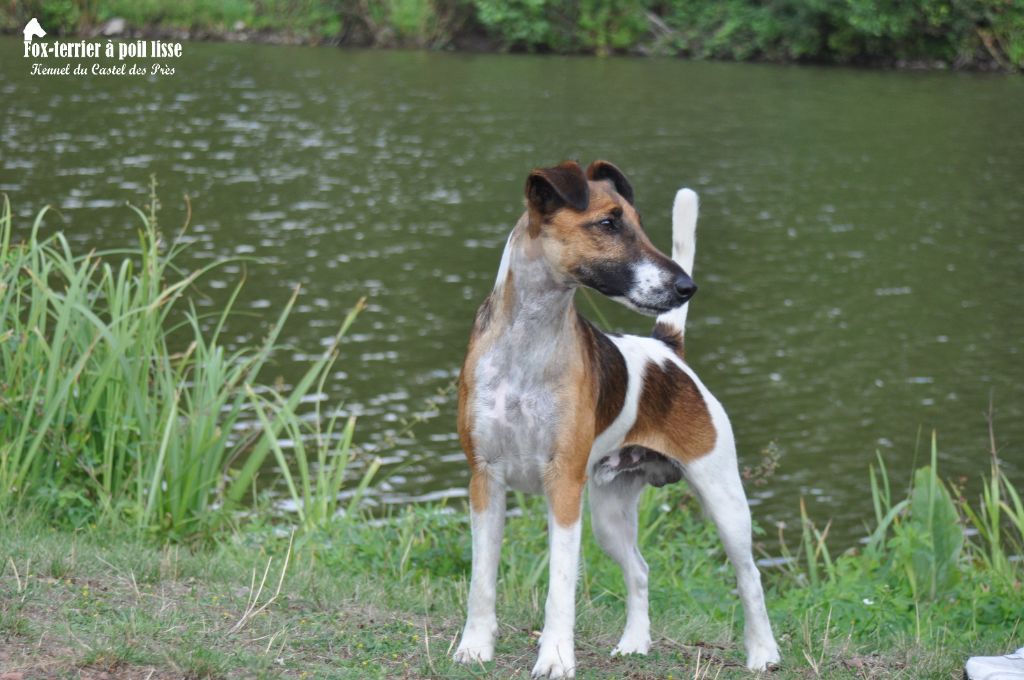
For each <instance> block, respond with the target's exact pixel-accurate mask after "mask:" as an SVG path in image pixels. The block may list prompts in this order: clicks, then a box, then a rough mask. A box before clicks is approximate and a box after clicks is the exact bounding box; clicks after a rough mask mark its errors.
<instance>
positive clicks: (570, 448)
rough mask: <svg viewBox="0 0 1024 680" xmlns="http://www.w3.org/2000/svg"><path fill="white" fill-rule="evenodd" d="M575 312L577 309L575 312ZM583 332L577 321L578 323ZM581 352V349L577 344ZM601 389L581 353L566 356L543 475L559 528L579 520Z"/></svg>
mask: <svg viewBox="0 0 1024 680" xmlns="http://www.w3.org/2000/svg"><path fill="white" fill-rule="evenodd" d="M572 311H573V313H575V310H572ZM575 325H576V327H577V333H580V332H581V330H580V328H579V321H578V319H577V320H575ZM577 348H578V349H582V348H580V347H579V346H578V345H577ZM599 393H600V386H599V385H598V384H596V381H595V376H594V374H593V373H592V372H591V371H590V362H589V360H588V357H585V356H584V355H583V354H582V353H581V352H580V351H575V352H572V354H571V355H570V356H568V357H566V365H565V374H564V377H563V379H562V381H561V383H560V385H559V403H560V404H562V405H563V409H564V410H563V412H562V417H561V418H560V419H559V431H558V435H557V437H556V439H555V450H554V454H553V456H552V459H551V462H550V463H549V464H548V469H547V470H546V471H545V474H544V490H545V492H546V493H547V496H548V498H549V500H550V505H551V512H552V514H553V515H554V517H555V521H556V522H558V524H559V526H562V527H569V526H572V525H573V524H575V523H576V522H578V521H579V519H580V512H581V510H582V499H583V487H584V486H585V485H586V483H587V461H588V459H589V457H590V447H591V446H592V445H593V443H594V438H595V437H597V434H598V433H597V432H596V424H597V419H596V415H595V414H596V408H597V400H598V396H599Z"/></svg>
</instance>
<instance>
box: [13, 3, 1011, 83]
mask: <svg viewBox="0 0 1024 680" xmlns="http://www.w3.org/2000/svg"><path fill="white" fill-rule="evenodd" d="M33 16H35V17H38V18H39V20H40V22H41V24H42V26H43V27H44V29H45V30H47V31H49V32H51V33H55V34H61V35H64V34H73V35H81V36H93V37H95V36H103V37H111V38H151V37H152V38H173V39H178V40H227V41H243V42H267V43H275V44H326V45H337V46H345V47H377V48H389V47H400V48H417V49H434V50H464V51H477V52H481V51H482V52H504V51H527V52H550V53H558V54H598V55H610V54H628V55H639V56H672V57H681V58H689V59H720V60H730V61H756V62H773V63H817V64H853V65H862V66H870V67H883V68H940V69H949V68H952V69H968V70H1002V71H1016V70H1019V69H1020V68H1022V67H1024V7H1021V6H1020V5H1019V4H1018V3H1013V2H1003V1H1001V0H978V1H977V2H974V3H970V4H963V3H961V4H954V5H945V4H940V5H935V4H933V3H931V2H929V1H927V0H918V1H917V2H913V3H898V4H896V5H893V6H891V7H888V6H887V7H880V6H878V4H877V3H873V2H868V1H866V0H864V1H858V2H849V3H824V4H822V3H814V2H796V3H786V4H785V5H784V6H776V5H773V4H768V5H765V4H764V3H759V2H755V0H734V1H733V2H728V3H711V2H708V3H688V2H682V1H681V0H673V1H671V2H667V3H657V4H655V3H650V2H647V1H645V0H634V1H632V2H626V3H610V2H601V1H597V2H587V1H580V2H573V1H569V2H566V1H564V0H536V1H534V2H530V3H522V4H508V3H499V2H493V1H492V0H471V1H469V2H455V1H453V0H388V1H387V2H382V3H366V2H360V1H357V0H343V1H340V2H339V1H335V0H277V1H275V2H269V3H268V2H255V1H254V0H238V1H236V2H230V3H219V2H211V1H210V0H189V1H188V2H180V1H178V0H153V1H151V2H146V3H136V2H130V1H128V0H94V1H91V2H86V1H85V0H73V1H71V2H66V3H46V2H42V1H41V0H37V1H35V2H26V3H17V4H9V5H4V6H0V31H3V32H8V33H15V32H20V31H21V29H22V27H23V26H24V25H25V23H26V22H27V21H28V20H29V19H30V18H32V17H33Z"/></svg>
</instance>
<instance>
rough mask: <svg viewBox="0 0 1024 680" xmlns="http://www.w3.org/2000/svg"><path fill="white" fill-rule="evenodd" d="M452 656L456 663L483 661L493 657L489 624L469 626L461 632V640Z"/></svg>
mask: <svg viewBox="0 0 1024 680" xmlns="http://www.w3.org/2000/svg"><path fill="white" fill-rule="evenodd" d="M453 658H454V659H455V660H456V661H457V662H458V663H485V662H487V661H491V660H493V659H494V632H493V628H491V627H490V626H480V627H470V626H466V630H465V631H463V633H462V640H461V641H459V647H458V649H456V650H455V654H454V656H453Z"/></svg>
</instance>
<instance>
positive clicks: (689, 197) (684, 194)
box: [673, 187, 700, 213]
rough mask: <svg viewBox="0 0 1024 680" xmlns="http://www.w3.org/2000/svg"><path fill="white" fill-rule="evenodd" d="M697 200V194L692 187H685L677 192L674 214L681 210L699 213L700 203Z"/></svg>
mask: <svg viewBox="0 0 1024 680" xmlns="http://www.w3.org/2000/svg"><path fill="white" fill-rule="evenodd" d="M699 202H700V201H699V199H698V198H697V192H696V191H694V190H693V189H691V188H690V187H683V188H682V189H680V190H679V191H677V192H676V200H675V204H674V206H673V212H679V211H680V210H686V211H687V212H693V213H696V212H697V205H698V203H699Z"/></svg>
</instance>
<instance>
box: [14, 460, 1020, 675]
mask: <svg viewBox="0 0 1024 680" xmlns="http://www.w3.org/2000/svg"><path fill="white" fill-rule="evenodd" d="M995 464H996V463H995V462H994V465H995ZM994 469H995V470H997V468H994ZM986 481H987V482H991V483H994V484H996V485H998V486H1000V488H1001V490H1002V493H1007V492H1009V493H1011V494H1012V493H1013V492H1010V491H1009V490H1010V489H1011V488H1012V487H1010V486H1009V485H1008V483H1007V480H1006V478H1005V477H1004V476H1002V475H1001V473H998V472H997V474H996V476H995V477H994V478H993V479H992V480H986ZM875 490H876V494H877V500H878V501H879V503H880V509H881V510H885V508H886V501H885V499H884V498H883V497H882V496H881V495H882V494H884V493H885V484H884V483H883V482H881V481H879V482H878V483H877V484H876V487H875ZM518 500H519V502H520V503H521V504H522V507H523V508H524V512H523V516H521V517H513V518H510V520H509V526H508V530H507V532H506V537H505V550H504V552H503V558H502V571H501V577H500V580H499V598H498V599H499V622H500V625H501V637H500V639H499V645H498V650H497V658H496V660H495V661H494V662H493V663H490V664H487V665H486V666H485V667H484V668H463V667H460V666H457V665H455V664H454V663H453V662H452V661H451V659H450V653H451V650H452V649H454V646H453V645H454V644H455V643H456V641H457V638H458V634H459V632H460V628H461V624H462V615H463V607H464V604H465V597H466V592H467V585H468V584H467V577H468V572H469V560H470V542H469V532H468V526H467V522H466V518H465V514H464V512H463V509H462V508H450V507H447V506H445V505H443V504H435V505H429V506H423V507H412V508H407V509H405V510H403V511H400V512H396V513H395V514H394V515H393V516H390V517H387V518H383V519H378V520H376V521H358V522H355V521H347V522H335V523H333V524H331V525H328V526H322V527H320V528H317V529H315V530H308V531H301V530H298V531H297V532H296V533H294V534H289V535H288V536H283V535H282V532H281V531H280V527H275V526H271V525H260V524H258V523H256V522H254V523H252V524H250V525H247V526H246V527H245V528H244V529H242V530H238V531H235V532H233V533H230V534H225V535H223V536H222V540H220V541H218V542H214V543H207V544H201V545H200V546H198V547H196V548H194V549H189V548H187V547H183V546H176V545H169V544H163V545H161V544H158V543H155V542H153V541H152V540H148V539H146V538H145V537H138V538H132V537H131V536H130V535H129V536H127V537H126V536H124V535H118V534H116V533H114V532H113V531H112V530H111V529H104V528H102V527H101V528H96V529H80V530H77V531H75V530H70V529H62V528H54V527H53V525H52V523H51V522H49V521H47V520H46V519H45V518H42V517H40V516H39V515H38V514H33V513H32V512H21V511H15V512H13V513H8V514H7V515H6V516H5V517H4V520H5V526H6V527H8V529H7V531H5V532H4V534H3V535H2V536H0V556H2V559H3V564H2V565H0V641H2V644H0V649H3V650H6V651H5V652H2V653H0V672H2V671H3V670H5V669H10V670H15V669H16V670H18V671H19V672H24V673H26V674H27V675H26V676H25V677H34V675H33V674H34V673H35V674H40V675H45V674H54V675H56V676H62V675H70V674H80V675H81V676H82V677H101V676H100V675H99V674H100V673H102V672H108V673H113V674H114V675H115V677H140V678H142V677H155V678H159V677H196V678H205V677H209V678H241V677H300V678H301V677H317V678H320V677H324V678H326V677H332V678H364V677H412V678H420V677H456V678H459V677H463V678H470V677H492V676H494V677H527V676H528V673H529V670H530V668H531V667H532V663H533V660H534V659H533V654H534V650H535V646H536V640H537V635H538V631H539V629H540V626H541V625H542V622H543V602H544V595H545V588H546V557H545V547H546V545H545V544H546V537H545V532H544V520H543V516H544V513H543V512H542V508H541V506H540V504H539V502H538V501H537V500H535V499H525V498H520V499H518ZM1013 506H1014V502H1013V501H1012V500H1011V501H1010V502H1009V503H1005V504H1003V505H1000V506H999V507H1000V513H1002V514H1001V515H1000V517H999V522H1000V527H1001V534H1002V538H1003V541H1004V542H1009V543H1008V545H1006V547H1007V548H1008V550H1009V551H1010V552H1006V553H1005V556H1006V557H1008V558H1009V557H1010V556H1011V555H1013V554H1018V555H1019V554H1020V552H1019V551H1020V546H1021V543H1020V542H1021V540H1022V537H1024V534H1022V531H1024V524H1022V523H1020V522H1018V521H1017V519H1015V518H1009V517H1007V516H1006V514H1005V513H1006V511H1007V510H1012V508H1013ZM964 507H965V506H964V505H962V502H961V501H960V500H958V499H957V497H956V496H955V494H950V493H949V492H948V490H947V487H946V485H945V484H943V483H942V482H941V481H940V480H939V478H938V476H937V475H936V474H935V473H934V468H932V467H931V466H928V467H926V468H922V469H921V470H920V471H918V473H917V475H916V476H915V482H914V487H913V488H912V489H911V490H910V491H909V493H908V494H907V497H906V498H904V499H902V500H900V501H899V502H898V503H896V504H894V505H892V506H891V508H893V509H895V510H896V511H895V512H885V513H884V514H883V522H882V523H879V524H878V525H877V526H876V531H875V532H874V534H873V538H872V542H871V543H869V544H867V545H865V546H864V548H862V549H858V550H849V551H846V552H845V553H843V554H841V555H835V556H832V555H829V553H828V550H827V548H826V547H825V546H824V541H823V540H822V539H823V537H822V536H821V532H819V531H817V530H816V529H815V528H814V526H813V524H811V523H810V521H809V520H808V521H807V524H806V525H805V528H806V530H805V531H804V533H803V539H802V541H801V545H799V546H797V547H796V548H795V549H794V551H793V553H792V555H791V556H790V559H789V560H788V561H784V562H783V566H782V567H776V568H765V569H764V578H765V583H766V589H767V599H768V605H769V610H770V613H771V616H772V619H773V623H774V625H775V628H776V633H777V635H778V638H779V642H780V645H781V647H782V651H783V659H784V665H783V667H782V668H781V669H780V670H778V671H775V672H774V673H772V674H771V676H772V677H780V678H808V677H826V678H867V677H884V678H951V677H959V672H960V669H961V668H962V664H963V662H964V660H965V659H966V658H967V657H968V656H970V655H973V654H979V653H980V654H984V653H1002V652H1005V651H1007V650H1010V649H1014V648H1016V646H1019V644H1018V642H1019V639H1020V635H1021V631H1022V623H1024V622H1022V621H1021V618H1022V615H1024V611H1022V608H1021V602H1022V601H1024V593H1022V590H1021V576H1022V573H1021V571H1022V570H1021V564H1020V562H1019V561H1013V560H1010V559H1007V560H1006V561H1005V563H1001V564H1004V565H1005V566H1004V567H993V566H991V563H990V562H991V560H990V557H991V549H992V545H991V542H990V541H989V540H988V539H985V538H983V537H981V535H980V534H975V535H973V536H969V537H968V538H966V539H962V540H963V542H962V543H960V544H959V546H958V547H957V546H956V543H957V542H956V540H953V541H952V542H950V541H948V540H947V539H948V538H949V537H948V536H946V533H947V532H952V531H953V530H955V531H956V532H957V533H958V535H959V536H961V537H963V535H964V533H963V525H962V524H961V522H962V521H963V520H964V518H965V517H969V514H966V513H964V510H963V508H964ZM947 511H952V513H953V514H952V515H949V514H947ZM972 511H973V512H975V513H976V514H977V510H976V509H974V510H972ZM979 517H980V515H979ZM929 518H930V519H929ZM989 519H990V520H991V519H994V518H992V517H991V516H990V517H989ZM886 520H887V521H886ZM967 521H968V522H970V521H971V520H969V519H968V520H967ZM929 522H930V524H929ZM641 523H642V524H641V525H642V527H643V529H642V535H641V545H642V550H643V552H644V554H645V556H646V558H647V560H648V562H649V563H650V565H651V586H650V589H651V609H652V621H653V634H654V635H653V637H654V640H655V644H654V648H653V650H652V653H651V655H650V656H648V657H644V658H626V659H621V658H611V657H609V656H608V652H609V650H610V649H611V648H612V646H613V645H614V643H615V641H616V640H617V636H618V634H619V632H620V631H621V626H622V624H623V622H624V613H623V602H622V599H623V586H622V582H621V575H620V574H619V572H618V570H617V568H616V567H615V566H614V565H613V564H612V563H611V561H610V560H609V559H608V558H606V557H604V556H603V555H602V554H601V553H600V551H599V549H598V548H597V546H596V544H595V543H594V542H593V541H592V540H591V539H590V538H589V533H588V534H586V535H587V538H586V539H585V541H584V560H583V569H582V572H581V579H580V586H579V597H578V600H579V605H578V607H579V615H578V625H577V649H578V662H579V664H580V674H579V676H578V677H583V678H621V677H633V678H667V677H675V678H715V677H719V678H742V677H749V674H748V673H747V671H746V670H744V669H743V667H742V660H743V650H742V648H741V647H742V645H741V643H740V640H741V637H742V636H741V630H742V616H741V613H740V608H739V602H738V599H737V597H736V595H735V594H734V592H733V587H734V581H733V575H732V572H731V569H730V568H729V567H728V565H727V563H726V560H725V557H724V555H723V551H722V549H721V546H720V544H719V542H718V540H717V538H716V536H715V535H714V531H713V529H712V528H711V527H710V526H709V525H708V523H707V522H705V521H704V520H703V518H702V517H701V513H700V511H699V509H698V507H697V506H696V504H695V502H694V501H693V499H692V498H690V497H689V496H688V495H687V494H686V492H685V489H681V488H667V489H660V490H650V491H648V492H647V494H645V497H644V498H643V500H642V505H641ZM939 523H942V524H943V526H942V527H940V526H939ZM971 526H973V524H972V525H971ZM1010 546H1013V547H1012V548H1011V547H1010ZM1012 551H1017V552H1012ZM794 555H801V556H802V557H800V558H799V559H798V558H796V557H794ZM986 555H988V557H986ZM803 556H807V557H803ZM808 559H809V560H810V561H807V560H808ZM812 563H813V564H815V565H816V569H817V572H816V574H817V575H816V576H812V575H811V573H812V571H811V568H810V565H811V564H812ZM1002 569H1005V571H1000V570H1002ZM4 655H6V656H4Z"/></svg>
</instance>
